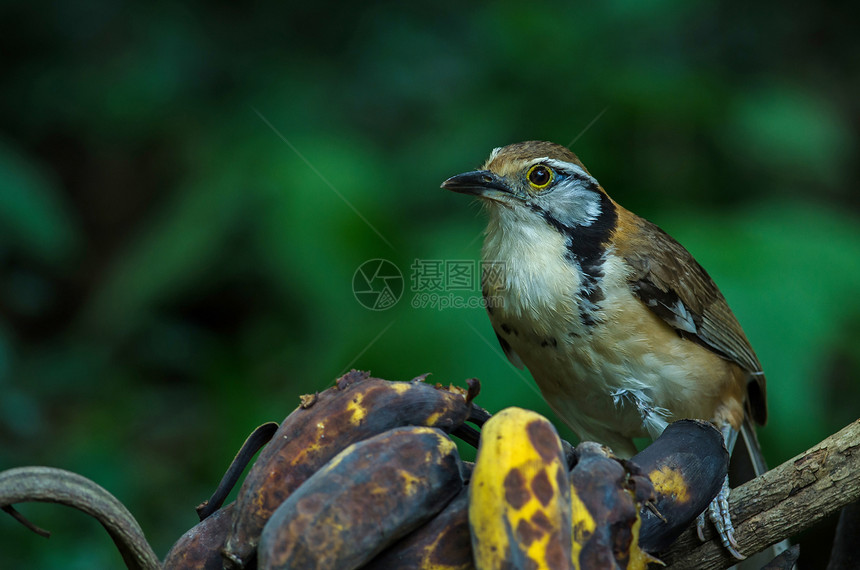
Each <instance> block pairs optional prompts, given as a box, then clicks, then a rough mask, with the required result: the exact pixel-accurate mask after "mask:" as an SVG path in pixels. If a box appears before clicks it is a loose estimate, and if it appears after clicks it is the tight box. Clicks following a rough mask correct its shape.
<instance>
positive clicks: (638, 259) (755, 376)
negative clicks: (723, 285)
mask: <svg viewBox="0 0 860 570" xmlns="http://www.w3.org/2000/svg"><path fill="white" fill-rule="evenodd" d="M625 213H626V214H628V215H629V216H631V217H633V215H632V214H630V213H629V212H625ZM634 223H635V224H636V225H638V226H639V228H638V230H639V231H638V232H636V233H637V235H640V236H642V235H645V236H648V238H649V242H648V243H638V244H637V245H638V246H639V247H635V248H631V249H630V250H629V251H623V252H619V253H621V254H622V255H623V256H624V258H625V260H626V261H627V263H629V264H630V266H631V267H632V268H633V274H632V275H631V276H630V278H629V280H630V287H631V289H632V290H633V293H634V295H636V296H637V297H638V298H639V299H640V300H641V301H642V302H643V303H645V305H647V306H648V308H649V309H651V310H652V311H654V313H655V314H656V315H658V316H659V317H660V318H661V319H663V320H664V321H666V323H668V324H669V325H670V326H671V327H673V328H674V329H675V330H677V331H678V333H679V334H680V335H681V336H683V337H685V338H687V339H689V340H692V341H694V342H697V343H699V344H700V345H702V346H704V347H705V348H707V349H709V350H711V351H713V352H715V353H716V354H718V355H720V356H721V357H723V358H725V359H727V360H730V361H732V362H734V363H736V364H737V365H738V366H740V367H741V368H743V369H744V370H746V371H747V372H749V373H750V378H751V382H750V385H749V390H748V392H749V395H748V397H749V406H750V413H751V414H752V417H753V419H754V420H755V421H756V422H757V423H759V424H764V423H765V420H766V419H767V405H766V399H765V378H764V373H763V372H762V369H761V364H760V363H759V361H758V358H756V355H755V352H753V349H752V346H750V343H749V340H747V337H746V335H745V334H744V331H743V330H742V329H741V325H740V324H739V323H738V320H737V319H736V318H735V315H734V314H733V313H732V311H731V309H730V308H729V305H728V303H726V299H725V298H724V297H723V294H722V293H720V290H719V289H718V288H717V285H716V284H715V283H714V281H713V279H711V277H710V275H708V273H707V271H705V270H704V268H702V266H701V265H699V264H698V262H696V260H695V259H693V256H692V255H691V254H690V252H688V251H687V250H686V249H684V246H682V245H681V244H680V243H678V242H677V241H675V239H674V238H672V237H671V236H670V235H669V234H667V233H666V232H664V231H663V230H661V229H660V228H658V227H657V226H656V225H654V224H652V223H651V222H649V221H647V220H643V219H642V218H638V217H635V222H634ZM655 252H659V253H655Z"/></svg>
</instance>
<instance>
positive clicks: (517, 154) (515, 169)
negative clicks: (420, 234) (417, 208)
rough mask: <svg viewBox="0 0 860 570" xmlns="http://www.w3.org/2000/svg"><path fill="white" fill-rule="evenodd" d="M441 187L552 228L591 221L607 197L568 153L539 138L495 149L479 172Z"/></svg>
mask: <svg viewBox="0 0 860 570" xmlns="http://www.w3.org/2000/svg"><path fill="white" fill-rule="evenodd" d="M442 188H444V189H446V190H452V191H454V192H459V193H461V194H470V195H473V196H477V197H478V198H481V200H482V201H483V202H484V203H485V204H486V205H487V206H488V208H489V209H490V211H491V214H497V215H499V216H501V217H505V216H507V215H513V216H514V217H516V218H518V219H519V220H529V219H532V220H534V221H535V222H538V220H542V221H545V222H547V223H549V224H550V225H552V226H555V227H557V228H577V227H588V226H590V225H592V224H594V223H595V222H596V221H597V220H598V219H599V218H600V216H601V213H602V212H603V210H604V209H605V206H606V205H607V201H608V199H609V198H608V197H607V196H606V194H605V192H604V191H603V189H602V188H601V187H600V186H599V185H598V183H597V180H595V179H594V178H593V177H592V176H591V175H590V174H589V173H588V171H587V170H586V169H585V166H583V164H582V162H580V161H579V159H578V158H577V157H576V155H575V154H573V152H571V151H570V150H569V149H567V148H566V147H563V146H561V145H557V144H555V143H550V142H542V141H528V142H521V143H517V144H512V145H509V146H506V147H503V148H497V149H495V150H493V152H492V153H491V154H490V158H489V159H487V162H486V163H484V166H483V167H482V168H481V169H480V170H475V171H472V172H465V173H463V174H458V175H456V176H452V177H451V178H449V179H448V180H446V181H445V182H443V183H442ZM541 223H542V222H541Z"/></svg>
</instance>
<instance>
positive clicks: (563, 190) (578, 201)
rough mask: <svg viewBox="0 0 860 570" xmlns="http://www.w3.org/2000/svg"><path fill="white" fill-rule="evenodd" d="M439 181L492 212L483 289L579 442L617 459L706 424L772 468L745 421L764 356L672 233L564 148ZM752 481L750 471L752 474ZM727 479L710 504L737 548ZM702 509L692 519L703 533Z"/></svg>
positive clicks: (501, 154)
mask: <svg viewBox="0 0 860 570" xmlns="http://www.w3.org/2000/svg"><path fill="white" fill-rule="evenodd" d="M442 188H443V189H446V190H450V191H453V192H458V193H462V194H467V195H470V196H475V197H477V198H478V199H479V200H478V201H479V202H480V203H481V204H482V205H483V206H484V209H485V210H486V213H487V215H488V217H489V222H488V225H487V228H486V235H485V240H484V244H483V248H482V254H481V257H482V263H481V266H482V269H483V271H482V280H481V281H482V284H481V288H482V293H483V296H484V299H485V306H486V308H487V312H488V314H489V317H490V322H491V324H492V327H493V330H494V331H495V333H496V336H497V337H498V341H499V343H500V344H501V347H502V349H503V350H504V352H505V354H506V355H507V357H508V359H509V360H510V361H511V363H512V364H514V365H515V366H517V367H519V368H523V367H524V366H525V367H526V368H528V370H529V371H530V372H531V374H532V377H533V378H534V380H535V382H536V383H537V385H538V387H539V388H540V391H541V393H542V395H543V397H544V399H545V400H546V402H547V403H548V404H549V406H550V408H551V409H553V411H554V412H555V413H556V414H557V415H558V417H559V418H560V419H561V420H562V421H564V422H565V423H566V424H567V425H569V426H570V428H571V429H572V430H573V431H574V432H576V434H577V435H578V436H579V437H580V439H581V440H584V441H595V442H598V443H600V444H603V445H606V446H608V447H609V448H611V449H612V451H613V453H615V454H616V455H618V456H619V457H631V456H632V455H634V454H635V453H636V447H635V445H634V441H633V440H634V438H639V437H650V438H651V439H656V438H657V437H658V436H659V435H660V433H661V432H662V431H663V429H664V428H665V427H666V426H667V425H668V424H669V423H671V422H673V421H675V420H679V419H682V418H695V419H701V420H706V421H710V422H712V423H713V424H714V425H715V426H716V427H717V428H718V429H719V430H720V431H721V433H722V434H723V437H724V440H725V442H726V446H727V448H728V449H729V452H730V453H731V452H732V450H733V448H734V447H735V443H736V442H737V441H738V440H739V435H740V441H742V442H743V444H744V447H745V448H746V450H747V453H748V455H749V463H750V464H751V467H752V469H753V471H754V474H755V475H758V474H760V473H762V472H764V471H766V470H767V466H766V464H765V462H764V459H763V456H762V453H761V448H760V446H759V444H758V441H757V439H756V435H755V430H754V424H758V425H764V424H765V422H766V421H767V403H766V383H765V375H764V372H763V371H762V366H761V363H760V362H759V360H758V358H757V357H756V354H755V352H754V351H753V348H752V346H751V345H750V342H749V340H748V339H747V337H746V335H745V334H744V332H743V330H742V328H741V326H740V324H739V322H738V320H737V318H736V317H735V315H734V314H733V313H732V311H731V309H730V308H729V305H728V303H727V302H726V299H725V297H724V296H723V294H722V293H721V292H720V290H719V289H718V287H717V285H716V284H715V283H714V281H713V279H712V278H711V277H710V275H708V273H707V271H705V269H704V268H703V267H702V266H701V265H700V264H699V263H698V262H697V261H696V260H695V259H694V258H693V256H692V254H690V253H689V252H688V251H687V250H686V249H685V248H684V247H683V246H682V245H681V244H680V243H679V242H678V241H676V240H675V239H674V238H672V237H671V236H669V234H667V233H666V232H664V231H663V230H661V229H660V228H659V227H658V226H657V225H655V224H653V223H651V222H649V221H647V220H645V219H644V218H641V217H639V216H637V215H636V214H634V213H633V212H630V211H629V210H626V209H625V208H623V207H622V206H621V205H619V204H618V203H617V202H615V201H614V200H613V199H612V198H611V197H610V196H609V194H607V192H606V191H605V190H604V189H603V187H602V186H601V185H600V184H599V183H598V181H597V180H596V179H595V178H594V177H593V176H592V175H591V174H590V173H589V171H588V170H587V169H586V168H585V166H584V165H583V163H582V162H581V161H580V160H579V158H578V157H577V156H576V154H574V153H573V152H572V151H571V150H569V149H568V148H567V147H564V146H561V145H558V144H555V143H551V142H545V141H526V142H520V143H516V144H511V145H508V146H505V147H501V148H496V149H494V150H493V151H492V152H491V154H490V156H489V158H488V159H487V161H486V162H485V163H484V164H483V166H482V167H481V168H480V169H478V170H475V171H470V172H465V173H463V174H458V175H456V176H453V177H451V178H448V179H447V180H445V182H444V183H443V184H442ZM749 478H751V477H749ZM729 491H730V489H729V483H728V481H726V482H725V483H724V485H723V490H722V491H721V492H720V494H719V495H718V496H717V498H716V499H714V501H713V503H712V504H711V506H710V507H709V509H708V514H709V517H710V519H711V520H712V521H713V522H714V524H715V525H716V527H717V531H718V533H719V534H720V537H721V539H722V542H723V544H724V546H725V547H726V548H727V549H728V550H729V552H731V554H732V555H733V556H735V557H736V558H738V559H743V558H744V556H743V555H741V554H740V552H739V550H738V549H739V547H738V544H737V542H736V540H735V538H734V529H733V527H732V523H731V518H730V517H729V513H728V501H727V498H728V493H729ZM704 524H705V522H704V514H703V515H702V516H701V517H700V519H699V535H700V537H701V536H702V528H703V525H704Z"/></svg>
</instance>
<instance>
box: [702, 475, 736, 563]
mask: <svg viewBox="0 0 860 570" xmlns="http://www.w3.org/2000/svg"><path fill="white" fill-rule="evenodd" d="M707 512H708V518H709V519H711V522H712V523H714V527H716V529H717V534H719V535H720V540H721V541H722V543H723V546H724V547H725V548H726V550H728V551H729V553H730V554H731V555H732V556H734V557H735V558H737V559H738V560H743V559H745V558H746V556H744V555H743V554H741V553H740V552H738V548H740V546H739V545H738V542H737V541H736V540H735V527H734V525H733V524H732V518H731V516H730V515H729V478H728V477H726V479H725V480H724V481H723V486H722V488H721V489H720V492H719V493H718V494H717V496H716V497H714V500H713V501H711V504H710V505H708V511H707ZM705 524H706V523H705V513H704V512H703V513H702V514H700V515H699V517H698V518H697V519H696V534H698V535H699V540H701V541H703V542H704V540H705V532H704V531H705Z"/></svg>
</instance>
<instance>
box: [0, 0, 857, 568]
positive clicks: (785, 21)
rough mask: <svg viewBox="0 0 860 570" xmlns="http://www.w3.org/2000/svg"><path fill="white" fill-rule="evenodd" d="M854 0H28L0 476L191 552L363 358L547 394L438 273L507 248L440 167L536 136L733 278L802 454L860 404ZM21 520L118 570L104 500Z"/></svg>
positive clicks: (487, 387) (13, 135)
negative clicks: (266, 453)
mask: <svg viewBox="0 0 860 570" xmlns="http://www.w3.org/2000/svg"><path fill="white" fill-rule="evenodd" d="M840 4H841V6H840ZM854 11H856V4H849V3H848V2H841V3H840V2H835V3H830V4H828V5H826V6H815V5H813V4H810V3H793V4H773V5H769V4H768V3H760V4H751V3H747V2H740V1H737V0H733V1H729V2H722V3H705V2H682V1H680V0H676V1H671V0H660V1H652V2H632V1H610V2H601V3H579V4H577V5H573V4H571V3H567V2H547V3H540V4H534V5H531V6H526V5H524V4H523V5H520V4H511V3H501V4H494V5H485V6H471V7H470V6H465V5H464V4H463V3H461V2H450V1H443V2H438V3H435V5H433V6H432V7H429V6H425V7H406V6H405V5H404V4H402V3H395V2H387V3H368V4H365V5H360V3H359V4H355V3H354V4H352V5H341V4H336V3H326V2H322V3H316V4H314V5H313V6H310V5H309V4H307V3H282V2H266V3H263V4H260V5H257V6H256V7H254V8H251V7H247V6H240V5H237V4H235V3H227V2H222V3H203V2H192V3H186V4H183V5H179V4H176V3H170V2H150V3H147V4H146V5H138V4H134V3H129V2H123V1H110V2H108V1H105V0H87V1H84V2H78V3H71V2H58V3H39V2H37V3H35V4H32V3H31V4H27V5H25V4H24V3H18V5H17V6H13V5H9V4H8V3H6V5H5V6H4V7H3V8H2V12H0V50H2V51H0V53H2V54H3V56H2V58H3V72H2V74H0V101H2V105H0V311H1V312H2V313H0V314H2V317H0V469H6V468H10V467H15V466H22V465H51V466H56V467H63V468H66V469H70V470H72V471H76V472H78V473H81V474H83V475H85V476H87V477H90V478H92V479H93V480H95V481H96V482H98V483H100V484H101V485H103V486H104V487H106V488H107V489H108V490H110V491H111V492H112V493H114V494H115V495H116V496H117V497H118V498H119V499H120V500H122V501H123V502H124V503H125V504H126V505H127V506H128V507H129V509H130V510H131V511H132V513H134V515H135V516H136V517H138V519H139V521H140V523H141V525H142V526H143V528H144V530H145V531H146V533H147V536H148V537H149V539H150V541H151V542H152V544H153V546H154V548H155V550H156V551H157V552H158V554H159V555H162V556H163V555H164V553H166V551H167V549H168V548H169V546H170V545H171V544H172V543H173V541H174V540H175V539H176V538H178V537H179V535H180V534H181V533H182V532H183V531H184V530H186V529H187V528H189V527H191V526H192V525H193V524H194V522H195V520H196V517H195V513H194V505H196V504H197V503H199V502H200V501H202V500H203V499H205V498H206V497H208V495H209V494H210V492H211V491H212V490H213V489H214V487H215V486H216V484H217V482H218V480H219V478H220V476H221V474H222V472H223V470H224V469H225V468H226V466H227V464H228V463H229V461H230V459H231V458H232V456H233V453H234V452H235V450H236V449H237V448H238V446H239V445H240V444H241V442H242V441H243V440H244V438H245V436H246V435H247V433H248V432H249V431H250V430H251V429H253V428H254V427H255V426H257V425H258V424H260V423H262V422H264V421H267V420H277V421H279V420H281V419H282V418H283V417H284V416H286V415H287V414H288V413H289V412H290V411H291V410H292V409H293V408H294V407H295V406H296V405H297V402H298V396H299V395H300V394H303V393H308V392H313V391H315V390H322V389H324V388H326V387H327V386H329V385H331V384H332V382H333V380H334V379H335V378H336V377H337V376H338V375H340V374H341V373H342V372H343V371H345V370H346V369H347V368H348V367H358V368H362V369H369V370H371V371H372V372H373V373H374V374H375V375H377V376H381V377H384V378H389V379H408V378H411V377H413V376H415V375H417V374H420V373H424V372H432V373H433V376H432V379H433V380H436V381H441V382H446V383H447V382H457V383H459V384H463V381H464V380H465V379H466V378H467V377H471V376H476V377H478V378H480V379H481V381H482V382H483V392H482V393H481V396H480V397H479V400H478V401H479V403H481V404H483V405H484V406H485V407H487V408H489V409H491V410H498V409H501V408H502V407H505V406H509V405H514V404H516V405H521V406H526V407H531V408H533V409H536V410H539V411H541V412H543V413H546V414H548V415H550V416H551V414H550V412H549V411H548V409H547V407H546V406H545V404H543V403H542V402H541V401H540V400H539V398H538V397H537V396H536V395H535V392H534V390H533V389H532V388H531V387H530V385H529V384H528V383H527V382H525V381H524V379H523V378H525V377H527V374H526V375H525V376H521V375H520V373H519V372H518V371H516V370H515V369H513V368H512V367H511V366H510V365H509V364H508V363H507V362H506V361H505V360H504V358H503V357H502V356H501V351H500V349H499V348H498V346H497V345H496V342H495V339H494V337H493V333H492V331H491V328H490V325H489V322H488V319H487V317H486V315H485V314H484V311H483V309H481V308H477V307H476V308H469V309H467V308H460V309H453V308H450V309H446V310H438V308H437V309H433V308H430V307H424V308H421V307H418V308H415V307H413V301H415V300H416V299H418V300H417V301H416V302H417V303H421V299H422V297H416V294H417V293H416V292H415V291H412V287H411V285H412V283H411V277H412V275H411V273H412V270H411V269H410V267H411V266H412V264H413V263H414V261H415V260H416V259H419V260H425V261H426V260H430V261H436V260H442V261H444V260H476V259H477V258H478V256H479V250H480V244H481V238H480V232H481V230H482V229H483V226H484V220H483V219H482V217H481V215H480V211H479V209H478V208H476V207H475V206H474V205H473V204H470V203H469V201H468V200H467V199H466V198H465V197H463V196H459V195H455V194H451V193H446V192H444V191H442V190H440V189H439V184H440V182H441V181H442V180H444V179H445V178H447V177H448V176H450V175H453V174H456V173H458V172H462V171H465V170H469V169H472V168H474V167H476V166H477V165H479V164H480V163H481V162H482V161H483V160H484V158H485V157H486V156H487V154H488V153H489V151H490V150H491V149H492V148H493V147H495V146H501V145H504V144H507V143H511V142H516V141H519V140H525V139H547V140H553V141H556V142H559V143H562V144H566V143H568V142H570V141H573V140H575V144H574V145H573V147H572V148H573V149H574V151H575V152H577V153H578V154H579V156H580V157H581V158H582V160H583V161H584V162H585V164H586V165H587V166H588V167H589V169H590V171H591V172H592V174H594V175H595V176H596V177H597V178H598V179H599V180H600V181H601V183H602V184H603V186H604V187H605V188H606V189H607V190H608V191H609V192H610V194H611V195H612V196H613V197H614V198H615V199H616V200H618V201H619V202H621V203H622V204H624V205H625V206H627V207H628V208H630V209H632V210H634V211H636V212H637V213H640V214H641V215H644V216H645V217H647V218H649V219H651V220H652V221H654V222H656V223H658V224H659V225H661V226H662V227H663V228H664V229H666V230H667V231H668V232H670V233H671V234H673V235H674V236H675V237H677V238H678V239H679V240H680V241H681V242H682V243H684V244H685V245H686V246H687V248H688V249H690V250H691V251H692V252H693V254H694V255H695V256H696V257H697V258H698V259H699V261H700V262H702V264H703V265H704V266H705V267H707V268H708V270H709V271H710V273H711V274H712V276H713V277H714V278H715V280H716V281H717V282H718V283H719V285H720V287H721V288H722V290H723V292H724V294H725V295H726V297H727V298H728V299H729V302H730V304H731V305H732V307H733V308H734V310H735V313H736V314H737V316H738V318H739V319H740V321H741V323H742V324H743V325H744V328H745V330H746V332H747V334H748V336H749V337H750V339H751V341H752V343H753V345H754V346H755V347H756V350H757V352H758V355H759V357H760V359H761V361H762V363H763V364H764V367H765V370H766V372H767V375H768V384H769V390H768V396H769V404H770V422H769V424H768V425H767V427H766V428H764V429H762V430H761V432H760V434H761V439H762V441H763V444H764V447H765V449H766V452H767V455H768V457H769V461H770V462H771V464H778V463H780V462H782V461H784V460H786V459H788V458H790V457H791V456H793V455H795V454H797V453H799V452H801V451H803V450H805V449H806V448H808V447H809V446H811V445H812V444H814V443H816V442H817V441H819V440H820V439H822V438H824V437H825V436H826V435H828V434H830V433H832V432H834V431H836V430H837V429H839V428H841V427H842V426H843V425H845V424H847V423H848V422H850V421H852V420H854V419H856V418H857V416H858V407H860V387H858V382H857V378H858V369H859V368H860V350H858V347H860V295H858V285H860V224H858V221H860V196H858V193H857V184H858V177H860V168H858V161H857V156H858V139H859V137H860V98H858V92H860V89H858V87H860V76H858V73H857V69H858V68H857V64H858V60H860V42H858V40H857V39H856V30H855V29H854V22H856V15H857V14H856V13H855V12H854ZM375 258H382V259H387V260H390V261H391V262H393V263H394V264H395V265H397V266H398V267H399V268H400V270H401V271H402V273H403V275H404V277H405V280H406V281H405V285H406V287H405V292H404V295H403V298H402V299H401V300H400V301H399V303H398V304H397V305H396V306H394V307H393V308H390V309H388V310H384V311H370V310H367V309H365V308H364V307H362V306H361V305H360V304H359V303H358V302H357V300H356V298H355V296H354V295H353V290H352V283H353V275H354V273H355V271H356V269H357V268H358V267H359V266H360V265H361V264H362V263H363V262H364V261H366V260H369V259H375ZM442 293H443V296H444V297H445V298H448V296H449V295H453V296H455V297H458V298H461V299H463V300H464V301H465V302H470V301H469V299H471V298H474V297H476V296H478V295H479V292H478V290H477V287H475V288H474V289H472V290H459V291H443V292H442ZM529 382H530V380H529ZM551 417H552V416H551ZM564 434H565V435H567V436H568V437H570V438H573V435H572V434H570V433H569V432H567V431H564ZM21 510H22V511H23V512H24V513H25V514H26V515H27V516H28V517H30V518H31V519H32V520H33V521H34V522H36V523H37V524H40V525H42V526H45V527H48V528H49V529H50V530H52V531H54V536H53V537H52V538H51V539H50V540H48V541H45V540H44V539H41V538H39V537H37V536H35V535H33V534H31V533H29V532H28V531H27V530H25V529H24V528H23V527H21V526H19V525H18V524H17V523H15V522H14V521H12V519H11V518H10V517H7V516H2V517H0V567H2V568H59V567H63V568H73V569H75V568H81V569H84V568H86V569H90V568H111V567H118V566H119V565H120V564H121V560H120V558H119V556H118V555H117V554H116V553H115V550H114V548H113V546H112V544H111V543H110V541H109V539H108V537H107V535H106V534H105V533H104V532H103V530H102V529H101V528H100V527H99V526H98V524H97V523H95V522H94V521H92V520H90V519H88V518H87V517H85V516H84V515H81V514H79V513H76V512H73V511H71V510H70V509H67V508H64V507H60V506H55V505H35V504H33V505H23V506H22V507H21ZM831 522H832V521H831ZM808 536H809V537H810V538H808V539H807V540H806V541H805V542H804V544H803V549H804V550H803V551H802V552H803V558H802V561H803V563H804V565H805V567H808V568H813V567H821V564H823V560H825V559H826V555H827V551H828V549H829V540H830V539H829V538H828V537H827V529H826V528H824V529H823V530H821V531H820V533H818V534H816V535H808ZM822 557H825V558H822Z"/></svg>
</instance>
